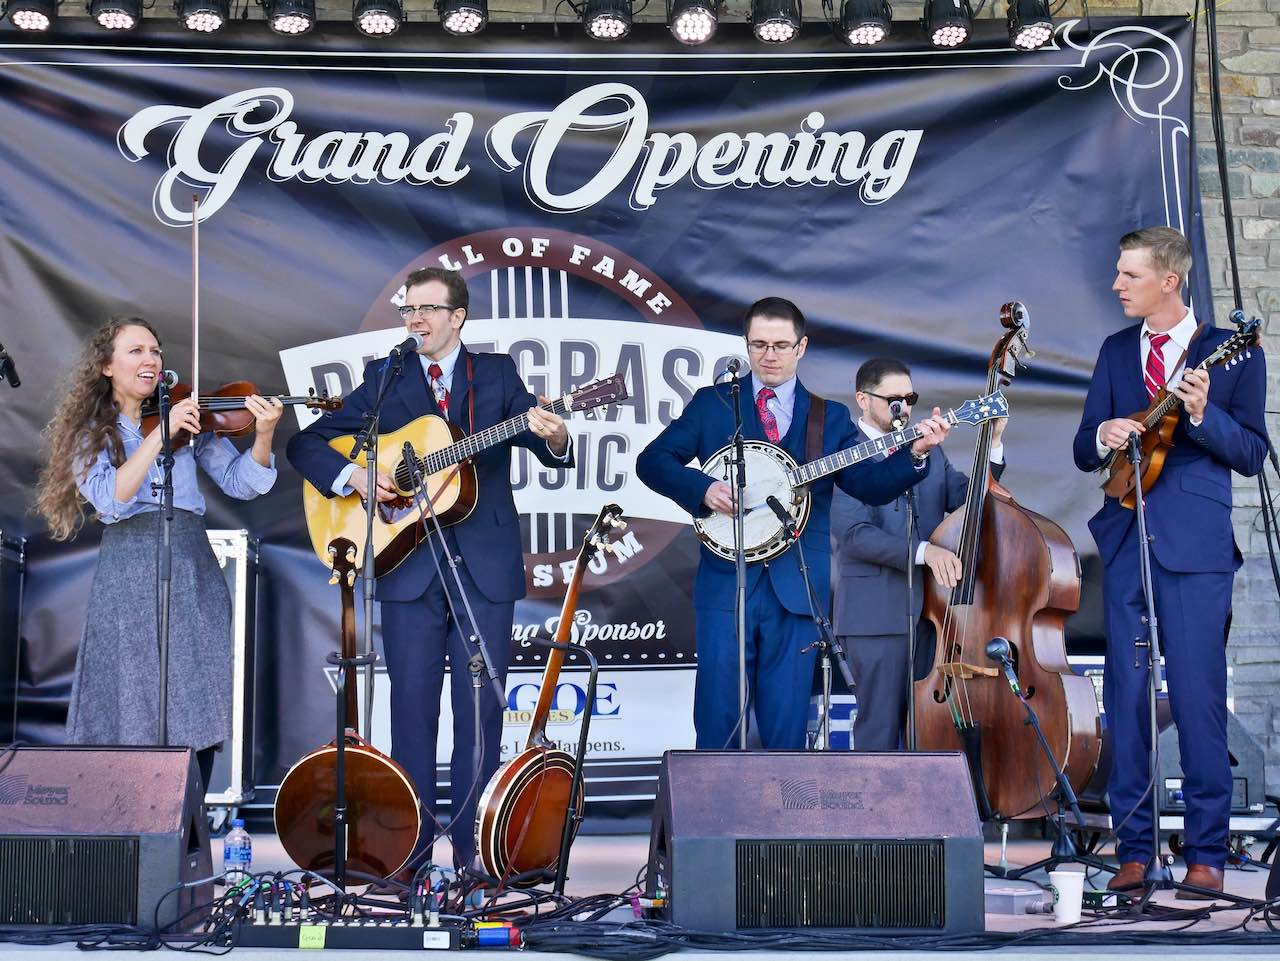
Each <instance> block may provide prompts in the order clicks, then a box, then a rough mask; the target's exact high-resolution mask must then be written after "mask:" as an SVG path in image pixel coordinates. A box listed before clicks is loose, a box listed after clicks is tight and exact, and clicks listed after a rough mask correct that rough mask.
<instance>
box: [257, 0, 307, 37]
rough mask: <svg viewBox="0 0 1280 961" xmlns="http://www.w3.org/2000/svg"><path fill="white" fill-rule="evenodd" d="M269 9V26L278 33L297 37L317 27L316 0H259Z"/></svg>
mask: <svg viewBox="0 0 1280 961" xmlns="http://www.w3.org/2000/svg"><path fill="white" fill-rule="evenodd" d="M259 2H260V3H262V5H263V6H264V7H266V9H267V25H268V26H269V27H271V29H272V30H274V31H275V32H276V33H282V34H284V35H285V36H288V37H296V36H298V35H299V34H303V33H306V32H307V31H308V30H310V29H311V28H312V27H314V26H315V25H316V0H259Z"/></svg>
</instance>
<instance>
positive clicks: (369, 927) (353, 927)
mask: <svg viewBox="0 0 1280 961" xmlns="http://www.w3.org/2000/svg"><path fill="white" fill-rule="evenodd" d="M464 935H465V937H464ZM232 939H233V941H232V943H233V944H235V945H236V946H237V947H246V948H303V949H311V950H319V949H323V948H345V949H352V948H355V949H360V950H366V951H384V950H385V951H394V950H407V951H422V950H424V949H425V950H428V951H455V950H457V949H459V948H461V947H463V943H464V941H468V942H470V943H469V944H467V947H476V946H477V944H476V941H477V938H476V932H474V931H471V930H469V929H468V930H465V931H464V929H463V928H461V927H452V926H445V925H440V926H438V927H434V928H432V927H427V926H425V925H421V924H412V923H410V922H409V921H406V920H404V919H401V918H397V919H394V920H392V919H385V920H379V919H377V918H349V919H348V918H344V919H342V920H338V921H327V922H325V923H323V924H316V923H306V924H304V923H300V922H297V921H288V922H285V923H283V924H248V923H246V924H238V925H236V926H235V927H234V928H233V929H232Z"/></svg>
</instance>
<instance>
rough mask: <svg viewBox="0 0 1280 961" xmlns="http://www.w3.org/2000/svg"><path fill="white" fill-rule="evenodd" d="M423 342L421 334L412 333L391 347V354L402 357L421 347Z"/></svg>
mask: <svg viewBox="0 0 1280 961" xmlns="http://www.w3.org/2000/svg"><path fill="white" fill-rule="evenodd" d="M422 343H423V341H422V335H421V334H410V335H409V336H408V337H406V338H405V339H404V340H402V341H400V343H398V344H396V345H395V346H394V347H392V348H391V351H390V356H391V357H400V356H402V355H403V354H408V353H412V352H413V351H415V350H417V349H418V348H419V347H421V346H422Z"/></svg>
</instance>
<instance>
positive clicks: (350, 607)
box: [275, 538, 422, 878]
mask: <svg viewBox="0 0 1280 961" xmlns="http://www.w3.org/2000/svg"><path fill="white" fill-rule="evenodd" d="M329 556H330V564H331V566H332V572H333V573H332V577H331V578H330V583H331V584H332V583H336V584H337V585H338V586H339V589H340V591H341V594H342V656H343V657H344V658H352V657H355V653H356V606H355V590H354V587H355V582H356V563H355V559H356V547H355V544H353V543H352V542H351V541H348V540H344V539H342V538H338V539H337V540H335V541H334V542H333V543H332V544H330V545H329ZM344 670H345V672H346V674H345V680H344V684H343V688H344V690H343V695H344V697H345V698H346V701H345V704H346V715H347V733H346V743H345V744H344V745H343V748H344V750H343V764H344V766H345V768H346V777H345V779H344V780H345V781H346V789H347V790H346V795H347V796H346V801H347V838H346V848H347V868H348V869H349V870H352V871H359V872H362V873H364V874H374V875H377V876H378V877H382V878H389V877H391V875H393V874H395V873H396V872H397V871H399V870H400V869H401V868H402V867H404V864H405V862H406V861H408V860H409V856H410V855H411V854H413V848H414V845H415V844H417V842H418V832H419V830H421V828H422V816H421V814H420V813H419V812H420V806H419V800H418V792H417V791H416V790H415V789H414V786H413V782H412V781H410V780H409V775H408V774H407V773H405V770H404V768H402V767H401V766H400V765H399V764H397V763H396V762H395V761H393V760H391V758H389V757H387V756H386V755H385V754H383V753H382V752H381V751H379V750H378V749H377V748H375V747H373V746H372V745H370V744H369V743H368V742H366V741H365V740H364V739H363V738H361V737H360V733H359V730H358V727H357V724H358V715H357V712H356V668H354V667H348V668H345V669H344ZM337 758H338V751H337V742H336V741H331V742H329V743H328V744H327V745H325V746H324V747H322V748H320V749H319V750H317V751H312V752H311V753H310V754H308V755H307V756H306V757H304V758H302V759H301V760H300V761H298V763H297V764H295V765H294V766H293V767H291V768H290V769H289V773H288V774H286V775H285V776H284V780H283V781H282V782H281V783H280V790H279V791H277V792H276V805H275V822H276V833H277V834H278V835H279V836H280V843H281V844H283V845H284V850H285V853H286V854H288V855H289V857H290V858H291V859H292V860H293V863H294V864H296V865H298V867H300V868H305V869H306V870H308V871H315V872H316V873H318V874H324V875H326V876H329V877H332V873H333V869H334V863H333V859H334V847H333V841H334V806H335V805H336V804H337V794H338V792H337V786H338V769H337Z"/></svg>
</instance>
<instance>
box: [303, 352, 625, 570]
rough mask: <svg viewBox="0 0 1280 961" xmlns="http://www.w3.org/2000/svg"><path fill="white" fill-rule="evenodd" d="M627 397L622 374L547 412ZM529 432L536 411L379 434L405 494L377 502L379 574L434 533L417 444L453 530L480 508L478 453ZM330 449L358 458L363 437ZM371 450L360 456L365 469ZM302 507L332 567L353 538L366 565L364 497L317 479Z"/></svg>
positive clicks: (381, 458)
mask: <svg viewBox="0 0 1280 961" xmlns="http://www.w3.org/2000/svg"><path fill="white" fill-rule="evenodd" d="M626 399H627V385H626V381H625V380H624V378H623V376H622V374H614V375H613V376H612V377H610V378H608V379H606V380H598V381H596V382H595V383H593V384H588V385H587V386H586V387H582V388H579V389H578V390H575V391H571V392H570V393H568V394H565V395H564V396H563V397H560V398H557V399H556V400H555V401H553V402H551V403H548V404H544V405H542V409H543V410H546V411H550V412H551V413H553V414H559V415H560V416H566V415H568V414H570V413H572V412H573V411H581V410H591V409H593V408H596V407H603V406H605V405H606V404H615V403H618V402H620V401H624V400H626ZM528 429H529V415H528V414H527V413H524V414H519V415H517V416H515V417H512V418H511V419H510V420H505V421H503V422H502V423H500V424H495V425H493V426H492V427H486V428H485V429H484V430H481V431H477V432H476V433H474V434H471V435H469V436H464V435H463V433H462V428H461V427H459V426H458V425H457V424H455V423H453V422H452V421H450V420H446V419H445V418H443V417H439V416H437V415H435V414H427V415H425V416H423V417H419V418H418V419H417V420H414V421H410V422H409V423H408V424H406V425H405V426H404V427H401V428H400V429H399V430H396V431H387V432H386V433H382V434H379V435H378V470H379V471H381V472H383V473H385V474H387V475H389V476H391V477H393V478H394V479H395V484H396V489H397V491H398V492H399V494H400V496H399V497H397V498H395V499H394V500H389V501H383V502H382V503H380V504H378V506H377V513H376V516H375V518H374V523H373V573H374V576H375V577H382V576H383V575H384V574H387V573H390V572H391V571H393V570H395V568H396V567H397V566H398V565H399V564H400V563H401V562H402V561H404V559H405V558H406V557H408V556H409V555H410V554H411V553H413V551H414V549H415V548H416V547H417V546H418V545H419V544H421V543H422V541H424V540H425V539H426V537H427V526H426V523H425V522H424V521H423V519H422V513H424V512H425V511H426V507H425V506H424V507H422V510H421V511H419V507H418V504H417V503H416V502H415V498H414V483H413V474H412V472H411V471H410V469H409V468H410V465H409V464H408V462H406V460H405V458H404V454H403V450H404V445H405V443H406V442H407V443H409V444H410V445H411V446H412V448H413V451H414V453H415V454H416V455H417V461H416V463H415V464H414V466H415V467H416V468H417V469H418V470H419V471H420V472H421V473H422V476H423V480H424V482H425V484H426V488H427V492H428V496H429V497H430V498H431V503H432V504H433V505H434V507H435V509H436V514H437V515H438V516H439V518H440V523H441V525H443V526H444V527H451V526H452V525H454V524H457V523H459V522H461V521H463V520H465V519H466V518H467V517H468V516H470V514H471V512H472V510H474V509H475V506H476V498H477V497H478V496H479V488H478V487H477V484H476V469H475V465H474V464H472V463H471V458H473V457H475V456H476V455H477V454H479V453H481V452H482V451H486V450H488V449H489V448H491V447H496V446H497V445H499V444H503V443H506V442H507V441H509V440H511V439H512V438H513V437H515V436H516V435H518V434H520V433H522V432H524V431H526V430H528ZM329 446H330V447H332V448H333V449H334V450H336V451H337V452H338V453H340V454H342V456H343V457H346V458H347V459H349V460H351V450H352V448H353V447H354V446H355V435H353V434H343V435H342V436H341V437H335V438H334V439H333V440H331V441H329ZM363 457H364V455H363V454H361V455H360V458H358V459H356V460H353V461H352V462H353V463H358V464H359V465H360V468H361V469H363V467H364V460H363ZM302 508H303V512H304V514H305V516H306V518H307V531H308V532H309V533H310V534H311V547H312V549H313V550H314V551H315V552H316V556H317V557H319V558H320V560H321V561H322V562H324V563H325V564H328V563H329V554H328V550H329V543H330V542H331V541H333V540H334V539H335V538H339V537H341V538H345V539H346V540H348V541H350V542H351V543H352V544H356V545H359V546H357V547H356V568H357V569H360V568H361V567H362V566H363V563H364V557H363V553H364V549H363V545H364V543H365V530H366V519H365V507H364V501H363V500H362V499H361V498H360V497H359V496H358V495H356V494H349V495H347V496H346V497H325V496H324V494H322V493H320V491H318V490H316V488H315V487H313V486H312V485H311V484H310V483H306V484H303V486H302Z"/></svg>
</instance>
